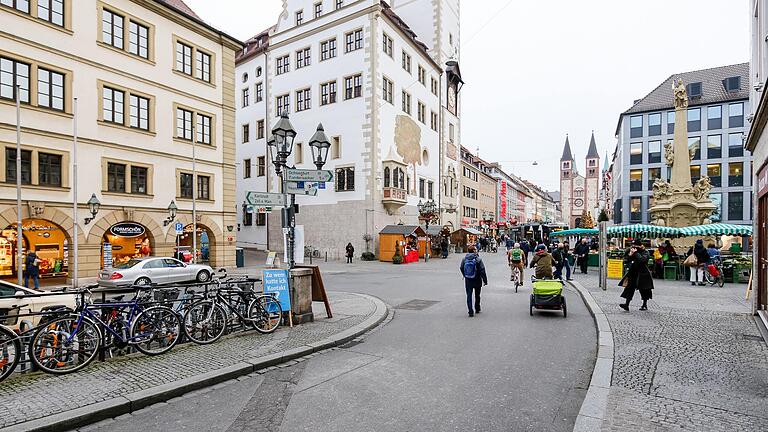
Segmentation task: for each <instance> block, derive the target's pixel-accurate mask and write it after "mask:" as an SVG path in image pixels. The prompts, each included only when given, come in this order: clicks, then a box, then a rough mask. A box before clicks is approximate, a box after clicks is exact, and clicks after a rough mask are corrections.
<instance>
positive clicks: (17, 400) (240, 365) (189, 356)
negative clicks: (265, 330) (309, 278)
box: [0, 292, 388, 432]
mask: <svg viewBox="0 0 768 432" xmlns="http://www.w3.org/2000/svg"><path fill="white" fill-rule="evenodd" d="M329 296H330V299H331V305H332V310H333V318H331V319H328V318H325V316H326V315H325V308H324V306H323V304H322V303H317V302H316V303H314V304H313V307H314V310H315V322H313V323H309V324H304V325H301V326H296V327H294V328H289V327H287V325H286V326H284V327H281V328H280V329H278V330H277V331H276V332H275V333H274V334H271V335H262V334H259V333H256V332H255V331H254V332H247V333H236V334H233V335H232V336H229V337H226V336H225V338H224V339H222V340H220V341H218V342H216V343H214V344H211V345H205V346H201V345H195V344H184V345H182V346H177V347H175V348H174V349H173V350H172V351H171V352H169V353H168V354H165V355H161V356H158V357H147V356H142V355H130V356H126V357H121V358H118V359H115V360H111V361H106V362H103V363H100V362H98V361H95V362H94V363H92V364H90V365H89V366H88V367H86V368H85V369H83V370H82V371H79V372H76V373H73V374H70V375H64V376H53V375H46V374H43V373H35V374H30V375H18V376H16V377H15V378H10V379H8V380H6V381H5V382H3V383H0V400H2V401H3V404H2V405H3V409H2V411H0V431H1V432H6V431H11V430H14V431H15V430H18V431H22V430H23V431H29V430H65V429H67V428H70V427H74V426H77V425H79V424H84V423H92V422H96V421H99V420H101V419H105V418H110V417H116V416H119V415H122V414H125V413H128V412H131V411H135V410H137V409H140V408H143V407H145V406H147V405H151V404H154V403H157V402H161V401H165V400H167V399H170V398H173V397H176V396H179V395H181V394H183V393H186V392H188V391H191V390H195V389H198V388H202V387H206V386H209V385H213V384H216V383H218V382H222V381H225V380H227V379H231V378H234V377H237V376H240V375H245V374H248V373H251V372H254V371H256V370H260V369H263V368H266V367H269V366H272V365H275V364H278V363H281V362H286V361H290V360H292V359H295V358H298V357H301V356H304V355H307V354H311V353H313V352H316V351H320V350H322V349H326V348H329V347H332V346H335V345H339V344H342V343H345V342H347V341H349V340H351V339H353V338H355V337H358V336H360V335H361V334H363V333H365V332H366V331H368V330H370V329H371V328H373V327H375V326H377V325H378V324H379V323H381V322H382V321H383V320H384V319H385V318H386V316H387V314H388V307H387V306H386V305H385V304H384V303H383V302H382V301H380V300H378V299H376V298H374V297H370V296H366V295H361V294H350V293H341V292H330V293H329Z"/></svg>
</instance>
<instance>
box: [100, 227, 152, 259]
mask: <svg viewBox="0 0 768 432" xmlns="http://www.w3.org/2000/svg"><path fill="white" fill-rule="evenodd" d="M152 240H153V239H152V237H151V235H150V234H149V230H148V229H147V228H146V227H145V226H144V225H141V224H139V223H136V222H120V223H116V224H114V225H112V226H111V227H109V229H108V230H107V231H106V232H105V233H104V236H103V237H102V241H101V268H102V269H110V268H112V267H113V266H116V265H118V264H122V263H125V262H127V261H128V260H130V259H131V258H144V257H148V256H150V255H151V254H152V250H153V247H152V246H153V245H152Z"/></svg>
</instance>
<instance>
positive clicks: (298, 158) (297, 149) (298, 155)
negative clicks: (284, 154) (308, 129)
mask: <svg viewBox="0 0 768 432" xmlns="http://www.w3.org/2000/svg"><path fill="white" fill-rule="evenodd" d="M293 163H295V164H296V165H300V164H302V163H304V146H303V145H302V144H301V143H296V145H294V149H293Z"/></svg>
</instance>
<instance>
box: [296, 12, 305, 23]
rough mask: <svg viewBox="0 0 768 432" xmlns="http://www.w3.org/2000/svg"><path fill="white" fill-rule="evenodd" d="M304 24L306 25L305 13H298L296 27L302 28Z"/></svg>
mask: <svg viewBox="0 0 768 432" xmlns="http://www.w3.org/2000/svg"><path fill="white" fill-rule="evenodd" d="M303 23H304V11H303V10H300V11H296V25H297V26H300V25H301V24H303Z"/></svg>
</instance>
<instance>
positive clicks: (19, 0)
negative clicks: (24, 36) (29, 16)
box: [0, 0, 29, 13]
mask: <svg viewBox="0 0 768 432" xmlns="http://www.w3.org/2000/svg"><path fill="white" fill-rule="evenodd" d="M0 4H2V5H4V6H8V7H12V8H14V9H16V10H18V11H20V12H24V13H29V0H2V1H0Z"/></svg>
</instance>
